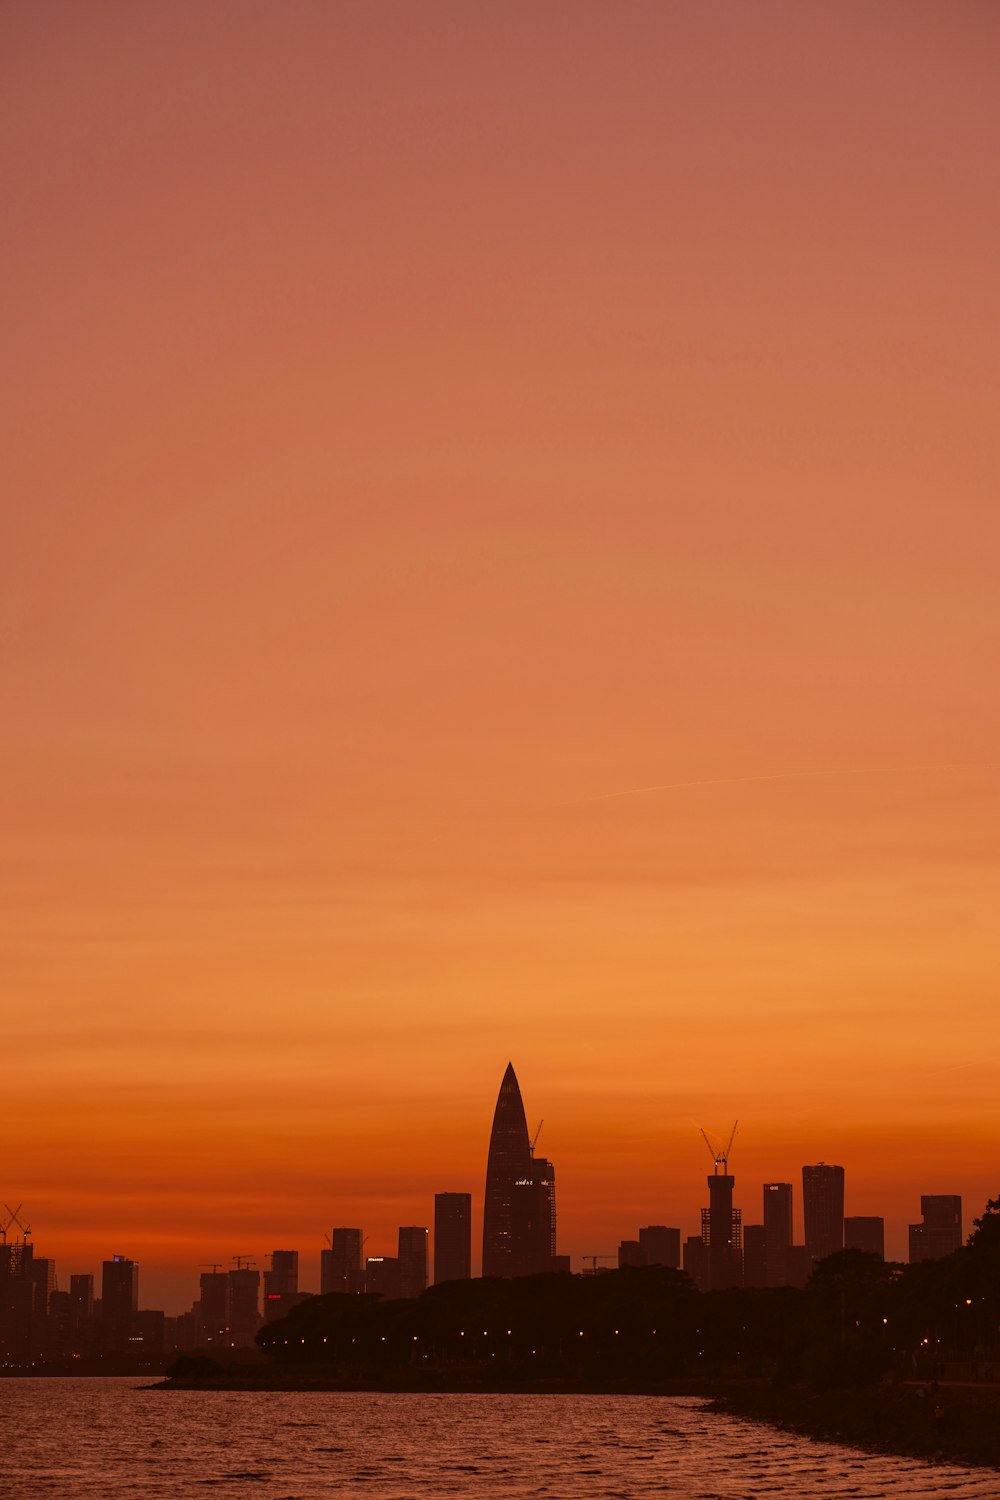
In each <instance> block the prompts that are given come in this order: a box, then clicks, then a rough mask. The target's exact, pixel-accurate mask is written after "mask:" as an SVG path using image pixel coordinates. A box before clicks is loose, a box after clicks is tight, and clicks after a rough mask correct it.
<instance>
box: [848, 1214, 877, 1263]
mask: <svg viewBox="0 0 1000 1500" xmlns="http://www.w3.org/2000/svg"><path fill="white" fill-rule="evenodd" d="M844 1249H845V1250H865V1251H867V1253H868V1254H869V1255H879V1256H881V1258H882V1259H883V1260H885V1220H884V1219H879V1218H875V1217H872V1216H870V1215H866V1214H854V1215H852V1216H851V1218H849V1219H845V1220H844Z"/></svg>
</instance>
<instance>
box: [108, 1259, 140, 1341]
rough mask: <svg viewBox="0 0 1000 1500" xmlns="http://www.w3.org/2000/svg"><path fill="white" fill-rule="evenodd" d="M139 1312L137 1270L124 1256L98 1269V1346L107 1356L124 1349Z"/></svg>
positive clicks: (134, 1264)
mask: <svg viewBox="0 0 1000 1500" xmlns="http://www.w3.org/2000/svg"><path fill="white" fill-rule="evenodd" d="M138 1309H139V1267H138V1265H137V1264H136V1262H135V1261H134V1260H129V1258H128V1256H126V1255H115V1256H113V1257H112V1259H111V1260H106V1261H104V1262H103V1263H102V1266H101V1343H102V1345H103V1346H104V1348H105V1349H106V1350H108V1351H109V1352H111V1353H116V1354H117V1353H120V1352H121V1351H123V1350H124V1349H125V1348H127V1346H128V1338H129V1334H130V1333H131V1332H132V1320H133V1319H134V1317H135V1314H136V1312H137V1311H138Z"/></svg>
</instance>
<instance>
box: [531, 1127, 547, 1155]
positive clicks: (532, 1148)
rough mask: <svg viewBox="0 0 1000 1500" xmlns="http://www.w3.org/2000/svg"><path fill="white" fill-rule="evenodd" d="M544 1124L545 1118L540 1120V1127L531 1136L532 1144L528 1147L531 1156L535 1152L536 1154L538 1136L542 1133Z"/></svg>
mask: <svg viewBox="0 0 1000 1500" xmlns="http://www.w3.org/2000/svg"><path fill="white" fill-rule="evenodd" d="M544 1124H545V1121H544V1120H539V1122H538V1129H537V1130H536V1131H535V1133H534V1135H533V1136H532V1138H531V1145H530V1146H529V1147H528V1155H529V1156H534V1154H535V1147H536V1146H537V1145H538V1137H539V1136H540V1135H541V1133H542V1126H543V1125H544Z"/></svg>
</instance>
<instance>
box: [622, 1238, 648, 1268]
mask: <svg viewBox="0 0 1000 1500" xmlns="http://www.w3.org/2000/svg"><path fill="white" fill-rule="evenodd" d="M645 1264H646V1257H645V1255H644V1254H643V1249H642V1246H641V1245H640V1244H639V1241H638V1240H622V1242H621V1244H620V1245H619V1246H618V1269H619V1271H620V1270H621V1269H622V1267H623V1266H644V1265H645Z"/></svg>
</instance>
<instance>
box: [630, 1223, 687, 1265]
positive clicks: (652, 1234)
mask: <svg viewBox="0 0 1000 1500" xmlns="http://www.w3.org/2000/svg"><path fill="white" fill-rule="evenodd" d="M639 1247H640V1249H641V1250H642V1253H643V1255H644V1256H645V1257H646V1258H645V1261H644V1264H645V1265H647V1266H669V1267H671V1268H672V1269H673V1270H679V1269H680V1264H681V1232H680V1230H679V1229H671V1228H669V1227H668V1226H667V1225H666V1224H647V1225H646V1226H645V1228H644V1229H640V1230H639Z"/></svg>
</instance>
